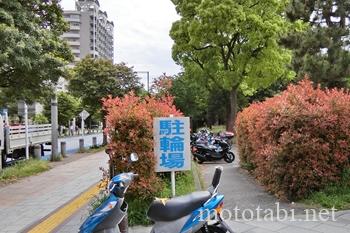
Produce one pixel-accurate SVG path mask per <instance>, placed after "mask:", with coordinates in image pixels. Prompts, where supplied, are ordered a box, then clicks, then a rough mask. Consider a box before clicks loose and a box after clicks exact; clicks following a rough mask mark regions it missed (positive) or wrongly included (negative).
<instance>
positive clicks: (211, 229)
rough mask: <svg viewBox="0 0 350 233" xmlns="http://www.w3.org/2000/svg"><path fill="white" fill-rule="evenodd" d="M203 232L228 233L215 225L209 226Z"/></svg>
mask: <svg viewBox="0 0 350 233" xmlns="http://www.w3.org/2000/svg"><path fill="white" fill-rule="evenodd" d="M202 232H203V233H226V231H224V230H223V229H221V228H219V227H217V226H214V225H210V226H207V229H202Z"/></svg>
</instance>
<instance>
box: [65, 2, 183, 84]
mask: <svg viewBox="0 0 350 233" xmlns="http://www.w3.org/2000/svg"><path fill="white" fill-rule="evenodd" d="M99 2H100V6H101V8H100V9H101V10H102V11H107V14H108V18H109V19H110V20H112V21H113V22H114V62H115V63H119V62H125V63H127V65H129V66H133V67H134V70H135V71H149V72H150V77H151V79H153V78H155V77H158V76H160V75H162V74H163V73H166V74H169V75H173V74H177V73H178V72H180V69H181V68H180V67H179V66H177V65H176V64H175V62H174V61H173V60H172V58H171V47H172V44H173V41H172V40H171V38H170V37H169V31H170V28H171V25H172V23H173V22H174V21H176V20H177V19H179V16H178V15H177V14H176V11H175V7H174V5H173V4H172V2H171V1H170V0H99ZM61 5H62V7H63V9H64V10H74V9H75V0H61ZM139 76H140V77H141V78H142V82H143V83H144V84H145V82H146V74H142V73H140V74H139Z"/></svg>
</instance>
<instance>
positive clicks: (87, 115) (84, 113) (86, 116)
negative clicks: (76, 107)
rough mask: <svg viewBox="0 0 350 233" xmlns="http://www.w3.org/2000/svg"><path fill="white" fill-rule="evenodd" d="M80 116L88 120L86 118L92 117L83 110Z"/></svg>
mask: <svg viewBox="0 0 350 233" xmlns="http://www.w3.org/2000/svg"><path fill="white" fill-rule="evenodd" d="M79 116H80V117H81V118H82V119H83V120H86V118H88V117H89V116H90V113H88V111H86V110H83V111H81V113H79Z"/></svg>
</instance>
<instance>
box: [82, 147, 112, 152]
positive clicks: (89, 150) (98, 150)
mask: <svg viewBox="0 0 350 233" xmlns="http://www.w3.org/2000/svg"><path fill="white" fill-rule="evenodd" d="M105 149H106V146H91V147H90V148H88V149H86V148H84V149H83V150H80V149H79V151H78V153H97V152H100V151H103V150H105Z"/></svg>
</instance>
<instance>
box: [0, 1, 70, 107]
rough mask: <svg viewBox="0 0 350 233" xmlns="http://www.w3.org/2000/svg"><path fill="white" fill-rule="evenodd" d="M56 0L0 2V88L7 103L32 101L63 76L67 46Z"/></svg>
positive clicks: (68, 50) (61, 17) (68, 55)
mask: <svg viewBox="0 0 350 233" xmlns="http://www.w3.org/2000/svg"><path fill="white" fill-rule="evenodd" d="M58 3H59V1H58V0H11V1H10V0H7V1H0V77H1V78H0V89H1V93H2V95H5V96H6V97H7V100H8V101H9V100H10V101H14V100H16V99H17V100H18V99H22V100H26V101H29V102H31V101H33V100H35V99H37V98H39V97H41V96H43V95H44V94H45V93H48V92H50V91H51V90H52V86H53V85H54V84H56V83H57V81H58V78H59V77H61V76H64V75H65V72H64V66H65V65H66V63H67V62H66V61H69V60H71V59H72V58H73V57H72V54H71V52H70V49H69V47H68V46H67V44H66V43H64V42H63V41H62V40H61V39H60V38H59V36H60V35H61V34H62V33H63V32H64V30H66V26H67V25H66V23H65V22H64V19H63V16H62V9H61V8H60V6H59V4H58Z"/></svg>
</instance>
